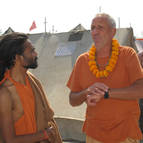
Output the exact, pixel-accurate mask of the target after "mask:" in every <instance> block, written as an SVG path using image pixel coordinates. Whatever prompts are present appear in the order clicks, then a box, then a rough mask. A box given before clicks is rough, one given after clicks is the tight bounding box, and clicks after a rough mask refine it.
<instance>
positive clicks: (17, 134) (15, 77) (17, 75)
mask: <svg viewBox="0 0 143 143" xmlns="http://www.w3.org/2000/svg"><path fill="white" fill-rule="evenodd" d="M37 65H38V64H37V53H36V52H35V48H34V47H33V45H32V43H31V41H30V40H29V39H28V36H27V35H26V34H24V33H16V32H14V33H11V34H8V35H4V36H3V37H2V39H1V40H0V143H62V141H61V137H60V134H59V131H58V128H57V125H56V123H55V121H54V119H53V115H54V112H53V110H52V109H51V107H50V105H49V103H48V101H47V99H46V95H45V93H44V91H43V88H42V85H41V84H40V82H39V80H38V79H37V78H36V77H35V76H34V75H32V74H31V73H30V72H29V71H28V69H29V68H32V69H35V68H36V67H37Z"/></svg>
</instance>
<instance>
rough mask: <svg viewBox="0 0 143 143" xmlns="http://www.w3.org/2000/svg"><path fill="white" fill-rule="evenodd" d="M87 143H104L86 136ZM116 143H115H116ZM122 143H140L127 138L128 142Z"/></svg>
mask: <svg viewBox="0 0 143 143" xmlns="http://www.w3.org/2000/svg"><path fill="white" fill-rule="evenodd" d="M86 143H103V142H99V141H97V140H95V139H93V138H91V137H89V136H86ZM114 143H115V142H114ZM120 143H140V141H139V140H134V139H131V138H127V139H126V140H124V141H122V142H120Z"/></svg>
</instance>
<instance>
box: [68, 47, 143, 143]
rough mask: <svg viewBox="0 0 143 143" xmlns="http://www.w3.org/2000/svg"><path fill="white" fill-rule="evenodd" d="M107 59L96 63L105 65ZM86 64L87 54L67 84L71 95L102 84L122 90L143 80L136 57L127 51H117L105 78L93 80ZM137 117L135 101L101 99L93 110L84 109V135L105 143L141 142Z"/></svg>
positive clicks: (75, 68) (126, 48)
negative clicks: (136, 140)
mask: <svg viewBox="0 0 143 143" xmlns="http://www.w3.org/2000/svg"><path fill="white" fill-rule="evenodd" d="M108 59H109V57H106V58H99V59H98V62H99V64H105V63H107V62H108ZM88 61H89V53H88V52H86V53H83V54H82V55H80V56H79V57H78V59H77V61H76V64H75V65H74V68H73V71H72V73H71V76H70V78H69V81H68V83H67V86H68V87H69V88H70V89H71V91H73V92H79V91H82V90H84V89H86V88H88V87H89V86H90V85H92V84H94V83H96V82H102V83H105V84H106V85H107V86H109V88H124V87H127V86H130V85H131V84H132V83H133V82H135V81H136V80H138V79H141V78H143V72H142V68H141V65H140V63H139V60H138V57H137V54H136V52H135V51H134V50H133V49H132V48H130V47H119V57H118V60H117V64H116V66H115V68H114V69H113V71H112V72H111V73H109V76H108V77H107V78H96V77H95V76H94V75H93V74H92V72H91V71H90V70H89V66H88ZM139 117H140V109H139V105H138V101H137V100H119V99H113V98H109V99H102V100H101V101H100V102H98V103H97V104H96V106H94V107H87V110H86V119H85V122H84V126H83V132H85V133H86V135H88V136H90V137H92V138H94V139H96V140H98V141H101V142H104V143H118V142H121V141H124V140H125V139H126V138H128V137H130V138H133V139H141V138H142V133H141V131H140V129H139V125H138V121H139Z"/></svg>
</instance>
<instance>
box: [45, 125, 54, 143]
mask: <svg viewBox="0 0 143 143" xmlns="http://www.w3.org/2000/svg"><path fill="white" fill-rule="evenodd" d="M46 132H47V135H48V140H49V141H50V143H54V142H55V137H56V131H55V129H54V127H52V126H51V127H49V128H47V129H46Z"/></svg>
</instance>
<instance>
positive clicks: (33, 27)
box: [29, 21, 37, 31]
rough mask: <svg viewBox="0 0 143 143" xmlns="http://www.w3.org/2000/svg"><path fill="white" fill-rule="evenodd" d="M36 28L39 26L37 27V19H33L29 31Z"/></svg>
mask: <svg viewBox="0 0 143 143" xmlns="http://www.w3.org/2000/svg"><path fill="white" fill-rule="evenodd" d="M35 28H37V27H36V23H35V21H33V23H32V25H31V27H30V28H29V31H31V30H33V29H35Z"/></svg>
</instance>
